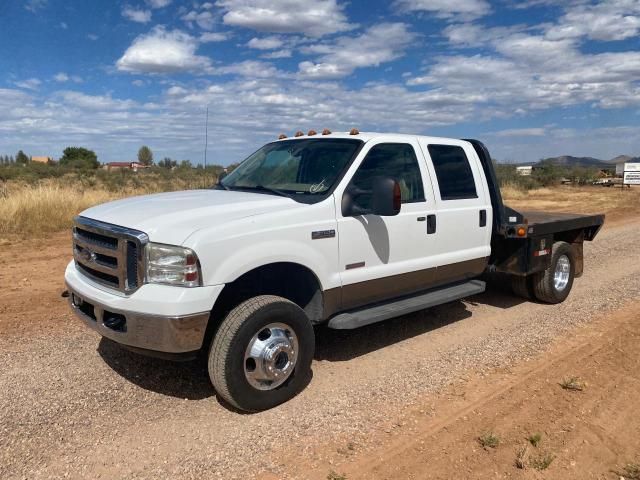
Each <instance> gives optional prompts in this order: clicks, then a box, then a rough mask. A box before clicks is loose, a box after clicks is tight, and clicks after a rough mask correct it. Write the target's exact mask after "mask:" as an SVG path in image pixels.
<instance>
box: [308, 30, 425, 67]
mask: <svg viewBox="0 0 640 480" xmlns="http://www.w3.org/2000/svg"><path fill="white" fill-rule="evenodd" d="M415 38H416V34H414V33H412V32H411V31H410V30H409V28H408V26H407V25H406V24H405V23H381V24H378V25H374V26H373V27H370V28H369V29H367V30H366V31H365V32H363V33H362V34H360V35H358V36H355V37H339V38H337V39H335V40H334V41H333V42H329V43H319V44H316V45H311V46H308V47H304V48H302V52H303V53H308V54H319V55H320V57H319V58H318V60H317V61H316V62H309V61H305V62H301V63H300V65H299V69H300V75H301V76H302V77H306V78H316V79H329V78H339V77H344V76H346V75H349V74H350V73H352V72H353V71H354V70H355V69H356V68H362V67H372V66H378V65H380V64H381V63H385V62H390V61H392V60H395V59H396V58H399V57H401V56H402V55H404V51H405V49H406V48H407V47H408V46H409V45H410V44H411V42H413V41H414V40H415Z"/></svg>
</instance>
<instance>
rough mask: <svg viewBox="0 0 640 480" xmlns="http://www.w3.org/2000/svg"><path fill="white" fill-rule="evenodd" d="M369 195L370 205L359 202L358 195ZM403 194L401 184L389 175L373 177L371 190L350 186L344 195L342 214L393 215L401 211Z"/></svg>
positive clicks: (349, 215) (347, 215) (348, 215)
mask: <svg viewBox="0 0 640 480" xmlns="http://www.w3.org/2000/svg"><path fill="white" fill-rule="evenodd" d="M361 196H362V197H369V198H368V202H367V203H368V205H361V204H359V203H358V201H357V199H358V197H361ZM401 206H402V194H401V192H400V184H399V183H398V182H396V181H395V180H394V179H392V178H389V177H375V178H373V179H372V185H371V190H370V191H365V190H360V189H358V188H355V187H352V188H348V189H347V190H346V191H345V192H344V195H343V196H342V216H344V217H354V216H357V215H369V214H373V215H380V216H383V217H392V216H395V215H398V213H400V207H401Z"/></svg>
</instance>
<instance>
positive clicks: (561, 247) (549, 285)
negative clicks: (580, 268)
mask: <svg viewBox="0 0 640 480" xmlns="http://www.w3.org/2000/svg"><path fill="white" fill-rule="evenodd" d="M574 276H575V254H574V251H573V249H572V248H571V245H569V244H568V243H566V242H556V243H554V244H553V248H552V250H551V264H550V265H549V267H547V268H546V269H545V270H543V271H542V272H538V273H535V274H534V275H533V277H532V279H531V283H532V287H533V294H534V295H535V297H536V298H537V299H538V300H539V301H541V302H545V303H561V302H564V301H565V299H566V298H567V297H568V296H569V292H571V287H573V279H574Z"/></svg>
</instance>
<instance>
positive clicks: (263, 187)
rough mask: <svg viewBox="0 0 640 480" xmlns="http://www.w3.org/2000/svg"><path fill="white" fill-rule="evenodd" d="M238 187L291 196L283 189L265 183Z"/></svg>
mask: <svg viewBox="0 0 640 480" xmlns="http://www.w3.org/2000/svg"><path fill="white" fill-rule="evenodd" d="M234 188H237V189H241V190H256V191H258V192H268V193H273V194H274V195H279V196H281V197H287V198H291V195H290V194H288V193H286V192H284V191H282V190H278V189H277V188H271V187H265V186H264V185H255V186H253V187H245V186H242V187H234Z"/></svg>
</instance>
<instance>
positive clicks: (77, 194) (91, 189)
mask: <svg viewBox="0 0 640 480" xmlns="http://www.w3.org/2000/svg"><path fill="white" fill-rule="evenodd" d="M209 177H210V176H208V177H206V178H205V180H203V177H200V178H195V179H184V178H169V179H165V178H159V177H158V176H154V175H146V176H138V177H132V178H128V179H127V180H128V181H127V182H124V181H122V180H123V178H122V177H120V176H116V175H112V176H110V177H105V178H107V179H109V180H111V182H110V183H105V182H104V181H103V182H101V181H99V179H97V178H95V177H89V178H66V177H62V178H58V179H46V180H42V181H40V182H39V183H37V184H35V185H31V184H26V183H20V182H8V183H4V184H2V183H0V238H4V239H7V238H14V237H18V236H24V235H29V236H42V235H47V234H51V233H54V232H58V231H61V230H65V229H67V228H69V226H70V225H71V220H72V219H73V217H74V216H75V215H77V214H78V213H80V212H81V211H82V210H85V209H86V208H89V207H92V206H94V205H98V204H100V203H104V202H108V201H110V200H116V199H118V198H124V197H131V196H134V195H144V194H147V193H156V192H163V191H171V190H186V189H189V188H202V187H203V186H204V184H208V185H211V184H213V182H214V181H215V177H210V178H209Z"/></svg>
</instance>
